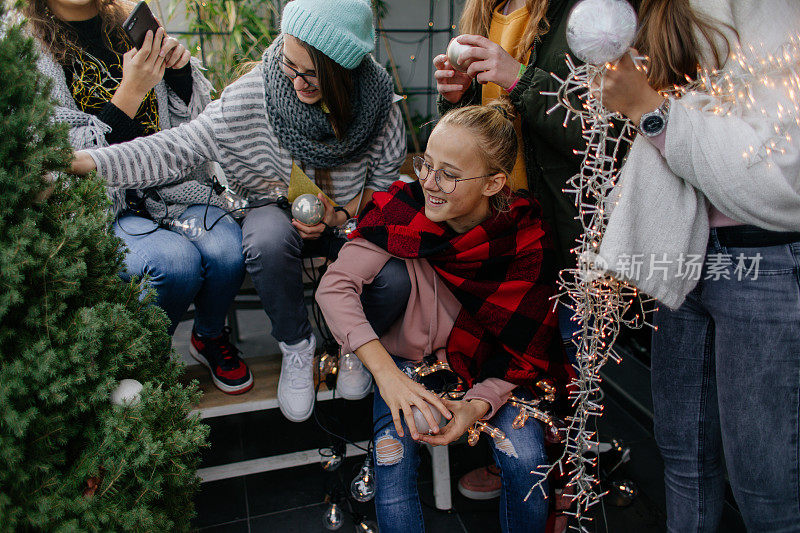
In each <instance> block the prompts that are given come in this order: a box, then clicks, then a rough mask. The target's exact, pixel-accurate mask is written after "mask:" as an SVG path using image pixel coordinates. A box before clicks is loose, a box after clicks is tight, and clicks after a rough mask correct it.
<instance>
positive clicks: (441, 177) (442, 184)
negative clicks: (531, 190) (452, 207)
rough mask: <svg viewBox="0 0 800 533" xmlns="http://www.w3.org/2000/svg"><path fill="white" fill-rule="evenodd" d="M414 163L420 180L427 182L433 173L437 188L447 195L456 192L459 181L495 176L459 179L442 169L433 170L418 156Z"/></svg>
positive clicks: (415, 171) (415, 157)
mask: <svg viewBox="0 0 800 533" xmlns="http://www.w3.org/2000/svg"><path fill="white" fill-rule="evenodd" d="M412 161H413V163H414V173H416V175H417V177H418V178H419V180H420V181H425V180H426V179H428V178H429V177H430V175H431V173H433V179H434V181H435V182H436V186H437V187H438V188H439V190H440V191H442V192H443V193H445V194H450V193H451V192H453V191H455V190H456V184H457V183H458V182H459V181H467V180H477V179H481V178H488V177H489V176H494V174H486V175H485V176H475V177H474V178H457V177H455V176H453V175H452V174H450V173H448V172H447V171H446V170H445V169H443V168H440V169H439V170H433V168H432V167H431V166H430V165H429V164H428V163H426V162H425V160H424V159H423V158H421V157H420V156H418V155H415V156H414V159H413V160H412Z"/></svg>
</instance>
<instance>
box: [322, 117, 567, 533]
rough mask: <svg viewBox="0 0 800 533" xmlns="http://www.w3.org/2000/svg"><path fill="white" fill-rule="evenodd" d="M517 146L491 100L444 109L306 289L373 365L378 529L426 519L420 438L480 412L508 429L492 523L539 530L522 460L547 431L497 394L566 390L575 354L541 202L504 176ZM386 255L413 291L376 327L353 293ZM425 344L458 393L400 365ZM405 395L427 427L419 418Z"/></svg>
mask: <svg viewBox="0 0 800 533" xmlns="http://www.w3.org/2000/svg"><path fill="white" fill-rule="evenodd" d="M516 155H517V140H516V133H515V131H514V126H513V124H512V122H511V121H510V120H508V119H507V118H506V117H505V115H504V114H503V113H501V112H500V111H498V109H496V108H494V107H483V106H469V107H464V108H460V109H457V110H454V111H451V112H449V113H448V114H446V115H445V116H444V117H442V119H441V120H440V121H439V123H438V124H437V126H436V128H434V130H433V132H432V133H431V136H430V139H429V140H428V146H427V148H426V150H425V155H424V158H422V159H417V160H416V161H415V169H416V171H417V173H418V175H419V178H420V179H419V181H417V182H414V183H412V184H403V183H400V182H398V183H396V184H395V185H393V186H392V188H391V189H390V190H389V192H387V193H376V194H375V195H374V196H373V203H372V204H370V206H369V207H368V208H367V210H366V212H365V213H364V214H363V215H362V217H361V219H360V221H359V225H358V228H357V230H356V231H355V232H354V234H352V235H351V240H350V242H348V243H347V244H346V245H345V246H344V248H343V249H342V251H341V252H340V254H339V258H338V259H337V261H336V262H335V263H333V264H332V265H331V266H330V267H329V269H328V271H327V273H326V274H325V276H324V277H323V279H322V282H321V284H320V287H319V289H318V291H317V301H318V302H319V303H320V306H321V308H322V311H323V313H324V314H325V318H326V320H327V322H328V325H329V326H330V327H331V331H333V333H334V336H335V337H336V338H337V340H338V341H339V342H340V343H342V345H343V349H344V350H347V351H354V352H355V353H356V355H357V356H358V357H359V358H360V359H361V360H362V361H363V362H364V364H365V365H366V366H367V368H369V369H370V371H371V372H372V374H373V376H374V377H375V383H376V385H377V388H376V390H375V399H374V409H373V424H374V427H373V429H374V438H375V446H374V464H375V474H376V478H375V479H376V485H377V492H376V495H375V505H376V509H377V516H378V525H379V526H380V530H381V531H382V532H384V533H393V532H398V533H400V532H407V531H424V524H423V520H422V509H421V506H420V500H419V494H418V492H417V485H416V480H417V468H418V467H419V464H420V458H419V449H420V444H421V443H423V442H426V443H429V444H432V445H447V444H449V443H451V442H453V441H455V440H456V439H458V438H459V437H460V436H461V435H462V434H464V433H465V432H466V431H467V428H469V427H470V426H472V425H473V424H474V423H475V422H477V421H478V420H486V421H488V422H489V423H490V424H492V425H494V426H495V427H497V428H499V429H500V430H502V431H503V432H504V433H505V437H504V438H498V439H493V440H492V452H493V454H494V456H495V459H496V461H497V464H498V465H499V466H500V469H501V470H502V479H503V496H502V497H503V501H502V502H501V504H500V526H501V529H502V531H504V532H508V531H531V532H533V531H536V532H541V531H544V528H545V522H546V520H547V516H548V503H547V500H545V499H544V498H543V497H542V493H541V492H540V491H534V492H533V493H532V495H531V496H530V498H528V499H527V500H526V499H525V496H526V494H527V493H528V490H529V489H530V488H531V486H532V485H533V484H534V483H535V482H536V481H537V480H538V477H537V476H536V475H534V474H531V471H532V470H536V469H537V467H539V466H541V465H544V464H546V463H547V456H546V454H545V450H544V443H545V431H544V428H543V426H542V425H541V423H540V422H538V421H535V420H533V419H530V420H528V422H527V423H526V424H525V425H524V426H523V427H521V428H519V429H515V428H514V427H513V426H512V425H513V422H514V419H515V418H516V417H517V415H518V414H519V409H518V408H517V407H513V406H511V405H508V404H507V403H506V402H507V400H508V399H509V398H510V397H511V395H512V393H513V394H514V395H515V396H517V397H519V398H523V399H529V400H533V401H536V400H540V399H541V395H540V393H541V392H542V390H541V389H540V388H539V386H538V384H539V383H541V381H542V380H548V381H549V383H551V384H552V385H553V386H554V388H555V389H556V390H558V393H559V399H560V400H563V399H564V397H565V396H564V390H565V386H566V384H567V383H568V381H569V379H570V376H571V373H572V368H571V366H570V365H569V363H568V362H567V359H566V356H565V354H564V351H563V349H562V348H561V343H560V341H559V338H558V329H557V327H558V321H557V319H556V316H555V311H554V310H553V306H552V302H550V297H551V296H552V295H553V294H555V275H556V271H555V269H554V265H555V258H554V253H553V248H552V245H551V243H550V239H549V236H548V235H547V234H546V233H545V229H544V225H543V223H542V219H541V209H540V207H539V204H538V203H537V202H536V201H535V200H532V199H531V198H529V197H528V196H527V194H524V193H523V194H516V193H515V194H512V193H511V192H510V191H509V189H508V187H507V186H506V184H507V182H508V175H509V173H510V172H511V170H512V169H513V167H514V161H515V160H516ZM397 258H400V259H402V261H403V264H404V268H406V270H407V272H408V275H409V277H410V280H411V292H410V296H409V298H408V301H407V304H406V305H405V306H404V311H403V314H402V316H401V317H399V318H398V319H397V320H396V321H395V322H394V323H393V324H389V326H388V327H385V328H383V329H378V328H375V327H372V326H371V325H370V324H369V323H368V321H367V320H366V317H365V313H364V308H363V305H362V303H361V300H360V298H359V294H360V293H361V290H362V288H363V286H364V284H365V283H367V282H368V281H369V280H371V279H373V278H374V276H375V275H376V274H377V273H378V272H380V271H381V269H382V268H383V265H384V264H386V263H387V262H388V261H394V260H397ZM427 356H433V357H434V358H435V359H438V360H441V361H447V362H448V363H449V365H450V367H451V368H452V369H453V371H455V372H456V374H458V375H459V376H460V378H461V379H462V380H463V382H464V384H465V387H464V388H465V390H466V393H465V394H464V395H463V397H462V398H461V399H460V400H452V399H450V398H446V397H439V396H438V395H437V394H434V392H432V391H430V390H428V389H426V388H425V387H424V386H423V385H422V384H421V383H419V382H418V381H416V380H414V379H412V378H410V377H409V374H407V372H408V371H409V370H410V369H411V368H414V366H415V365H416V364H417V363H419V361H420V360H422V359H423V358H425V357H427ZM559 399H556V400H555V401H554V402H553V404H552V406H553V407H556V406H558V403H559ZM545 401H546V400H545ZM414 409H418V410H419V411H420V412H421V414H422V416H423V417H424V419H425V423H426V425H427V426H428V427H430V428H433V429H431V430H430V431H429V432H426V431H422V430H420V428H419V426H418V424H417V422H415V417H414V415H413V410H414ZM439 418H443V424H442V425H443V427H442V428H441V429H439V423H438V419H439Z"/></svg>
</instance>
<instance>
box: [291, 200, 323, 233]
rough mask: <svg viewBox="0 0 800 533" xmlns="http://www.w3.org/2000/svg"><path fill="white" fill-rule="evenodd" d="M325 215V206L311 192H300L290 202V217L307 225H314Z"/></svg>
mask: <svg viewBox="0 0 800 533" xmlns="http://www.w3.org/2000/svg"><path fill="white" fill-rule="evenodd" d="M324 216H325V206H324V205H322V201H321V200H320V199H319V198H317V197H316V196H314V195H313V194H310V193H307V194H301V195H300V196H298V197H297V198H295V199H294V202H292V217H294V219H295V220H297V221H298V222H302V223H303V224H305V225H307V226H316V225H317V224H319V223H320V222H322V218H323V217H324Z"/></svg>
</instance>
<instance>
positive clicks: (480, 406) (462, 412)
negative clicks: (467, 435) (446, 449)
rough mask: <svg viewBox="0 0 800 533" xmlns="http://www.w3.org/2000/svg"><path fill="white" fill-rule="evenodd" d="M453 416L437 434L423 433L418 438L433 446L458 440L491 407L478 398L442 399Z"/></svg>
mask: <svg viewBox="0 0 800 533" xmlns="http://www.w3.org/2000/svg"><path fill="white" fill-rule="evenodd" d="M442 401H443V402H444V405H445V407H447V408H448V409H450V411H451V412H452V413H453V418H452V420H450V422H449V423H448V424H447V425H446V426H445V427H443V428H442V431H441V433H439V434H438V435H423V436H422V437H421V438H420V440H421V441H422V442H427V443H428V444H432V445H434V446H444V445H446V444H450V443H451V442H454V441H456V440H458V439H459V438H460V437H461V435H463V434H464V432H465V431H467V429H469V428H470V427H471V426H472V425H473V424H474V423H475V422H477V421H478V420H480V419H481V418H482V417H483V416H484V415H486V413H488V412H489V409H491V405H489V402H486V401H484V400H479V399H472V400H466V401H464V400H461V401H453V400H447V399H443V400H442Z"/></svg>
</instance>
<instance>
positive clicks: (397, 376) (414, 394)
mask: <svg viewBox="0 0 800 533" xmlns="http://www.w3.org/2000/svg"><path fill="white" fill-rule="evenodd" d="M374 377H375V383H376V384H377V385H378V389H379V390H380V393H381V396H382V397H383V400H384V401H385V402H386V405H388V406H389V410H390V411H391V412H392V421H393V422H394V428H395V430H396V431H397V434H398V435H399V436H401V437H402V436H404V433H403V424H402V421H401V419H400V412H402V413H403V418H404V419H405V422H406V426H408V430H409V431H410V432H411V438H412V439H414V440H420V432H419V431H417V426H416V424H414V414H413V413H412V411H411V406H412V405H413V406H415V407H416V408H417V409H419V410H420V412H421V413H422V415H423V416H424V417H425V420H427V421H428V425H429V426H430V427H431V428H432V429H431V431H432V432H434V433H436V432H438V430H439V429H438V428H439V424H438V423H437V422H436V419H435V418H434V416H433V413H432V412H431V409H430V406H433V407H435V408H436V409H438V410H439V411H440V412H441V413H442V415H444V417H445V418H447V419H448V420H449V419H450V418H452V416H453V415H451V414H450V411H448V410H447V407H445V404H444V403H443V400H442V399H441V398H439V397H438V396H437V395H435V394H434V393H432V392H431V391H429V390H428V389H426V388H425V387H424V386H423V385H422V384H421V383H417V382H416V381H414V380H412V379H411V378H410V377H408V376H407V375H405V374H404V373H403V372H402V371H401V370H400V369H399V368H397V367H394V369H393V370H392V369H387V370H386V371H384V372H381V373H377V374H375V375H374ZM429 404H430V405H429Z"/></svg>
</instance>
